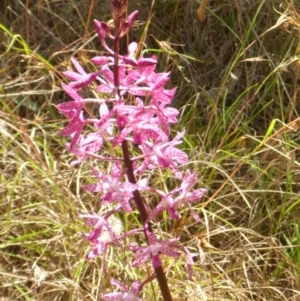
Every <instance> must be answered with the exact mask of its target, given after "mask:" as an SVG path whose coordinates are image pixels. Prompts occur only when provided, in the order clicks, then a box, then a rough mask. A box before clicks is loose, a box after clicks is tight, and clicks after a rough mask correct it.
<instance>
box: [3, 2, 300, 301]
mask: <svg viewBox="0 0 300 301" xmlns="http://www.w3.org/2000/svg"><path fill="white" fill-rule="evenodd" d="M129 3H130V11H132V10H136V9H138V10H139V11H140V14H139V22H138V24H137V25H136V27H135V30H134V32H132V33H131V34H130V37H129V39H130V40H132V39H134V40H138V41H140V42H141V45H142V43H144V46H145V48H147V49H149V51H147V54H146V55H148V54H149V53H150V52H151V53H156V54H157V55H158V56H159V61H160V64H159V68H160V70H161V71H162V70H166V71H171V72H172V76H171V77H172V80H171V83H170V87H174V86H178V92H177V95H176V99H175V106H176V107H178V108H179V109H180V112H181V117H180V123H179V125H178V128H177V129H176V128H174V130H179V129H182V128H183V127H185V128H186V130H187V136H186V138H185V144H184V146H183V148H184V149H185V150H186V151H187V152H188V153H189V155H190V158H191V161H192V163H191V164H192V166H191V167H192V168H193V169H195V170H197V171H198V172H199V186H200V187H206V188H208V189H209V194H208V196H207V197H206V198H205V199H204V200H203V202H201V203H200V204H199V205H198V207H197V208H196V210H197V212H199V214H200V216H201V223H200V224H195V223H194V221H193V220H191V218H190V217H189V216H186V215H185V216H184V217H183V218H182V219H181V220H180V221H179V222H178V223H176V224H175V225H174V227H172V228H170V229H169V228H167V226H166V225H164V224H163V225H162V227H161V231H162V233H164V232H165V233H167V231H169V232H170V231H174V232H175V233H176V235H180V236H181V238H182V240H183V242H184V243H186V244H187V245H188V246H189V247H190V248H191V249H192V250H194V252H195V253H198V254H199V256H197V257H196V258H195V260H196V261H195V277H194V281H193V282H192V281H187V280H186V278H187V275H186V270H185V268H184V266H183V265H182V264H181V262H177V263H176V264H175V265H174V262H172V261H170V262H167V264H168V265H170V266H171V265H172V269H171V268H169V267H168V266H167V273H168V277H169V279H170V285H171V286H172V291H173V295H174V298H175V300H191V301H193V300H195V301H196V300H253V301H254V300H255V301H260V300H267V301H268V300H280V301H282V300H294V301H297V300H300V284H299V283H300V273H299V271H300V224H299V216H300V197H299V191H300V189H299V187H300V186H299V182H300V140H299V126H300V119H299V112H300V104H299V71H300V44H299V43H300V42H299V38H300V31H299V30H300V4H299V2H297V1H295V3H294V1H292V0H291V1H287V0H281V1H279V0H251V1H245V0H211V1H209V5H208V7H207V10H206V20H205V22H203V23H200V22H199V20H198V19H197V9H198V7H199V4H200V2H199V0H197V1H196V0H195V1H193V0H157V1H156V0H153V1H146V0H140V1H130V0H129ZM0 12H1V15H0V37H1V38H0V41H1V44H0V68H1V70H0V109H1V110H0V141H1V143H0V154H1V158H0V300H1V301H8V300H45V301H47V300H51V301H54V300H55V301H56V300H57V301H58V300H84V301H85V300H99V296H100V294H101V293H103V292H104V291H105V290H106V287H107V286H108V285H109V284H108V283H103V282H101V275H99V274H100V271H99V267H100V265H101V262H100V260H96V261H86V260H85V253H86V252H87V248H88V244H87V242H85V241H84V240H83V238H82V235H81V234H80V232H84V231H85V230H86V228H85V226H84V224H83V221H82V220H80V219H79V218H78V214H79V213H83V212H85V211H87V210H91V209H94V210H97V209H99V202H98V199H97V196H94V195H91V194H87V193H85V192H84V191H82V190H81V189H80V185H81V183H83V181H84V180H83V177H86V176H88V175H89V173H88V168H87V167H84V166H81V167H79V168H78V169H73V168H70V166H69V162H70V161H72V159H74V158H73V157H72V156H71V155H70V154H69V153H68V152H67V151H66V150H65V148H64V143H65V142H66V141H65V140H64V139H62V137H61V136H60V134H59V131H60V130H61V129H62V127H63V125H64V124H65V120H64V119H63V117H62V116H61V115H59V114H58V113H57V110H56V109H55V104H58V103H61V102H62V101H64V100H65V95H64V93H62V91H61V88H60V82H61V81H62V80H63V78H62V76H61V74H60V72H61V71H62V70H65V69H67V68H70V57H71V56H75V57H76V58H78V59H79V60H80V61H81V62H82V63H87V60H88V59H89V58H90V57H91V56H93V55H95V53H99V52H101V48H100V45H99V42H98V41H97V38H96V36H95V32H94V31H93V28H92V20H93V19H94V18H97V19H100V20H109V19H110V15H109V5H108V1H107V0H105V1H104V0H91V1H87V0H64V1H62V0H56V1H48V0H35V1H34V0H26V1H24V0H3V1H1V3H0ZM123 47H124V49H125V47H126V45H123ZM145 48H144V49H145ZM88 66H89V65H88ZM159 177H160V176H157V179H154V180H153V181H155V180H156V181H157V183H159V182H161V180H165V178H166V177H167V176H166V175H161V177H163V179H160V178H159ZM164 177H165V178H164ZM110 269H111V273H112V275H114V276H115V277H118V278H119V279H123V280H125V281H127V280H128V283H130V278H131V277H133V276H135V275H134V273H137V272H136V271H134V270H133V269H131V267H130V261H128V260H126V251H125V250H124V254H119V261H116V262H115V263H114V264H112V266H111V267H110ZM143 273H144V274H143ZM146 275H147V269H145V270H144V271H142V274H140V276H142V277H144V278H145V277H146ZM155 285H156V284H155V283H154V286H153V287H152V288H149V291H148V290H146V291H145V292H144V300H155V297H153V293H152V292H151V289H153V290H155V289H156V288H155ZM157 300H159V297H157Z"/></svg>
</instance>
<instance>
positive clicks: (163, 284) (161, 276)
mask: <svg viewBox="0 0 300 301" xmlns="http://www.w3.org/2000/svg"><path fill="white" fill-rule="evenodd" d="M120 27H121V18H119V19H118V20H115V34H114V38H115V39H114V43H113V44H114V45H113V50H114V68H113V72H114V87H115V91H114V92H115V99H116V100H119V99H121V94H120V78H119V52H120V50H119V47H120ZM120 130H121V129H120ZM122 152H123V160H124V165H125V167H126V172H127V177H128V180H129V182H130V183H132V184H136V182H137V181H136V178H135V175H134V170H133V165H132V161H131V159H130V153H129V147H128V143H127V141H126V140H124V141H123V142H122ZM133 198H134V201H135V204H136V207H137V209H138V211H139V213H140V218H141V221H142V223H143V225H145V223H146V221H147V219H148V214H147V210H146V207H145V203H144V201H143V198H142V196H141V194H140V192H139V191H138V190H135V191H134V192H133ZM148 230H149V231H150V232H152V228H151V225H150V223H148ZM145 236H146V241H147V244H148V245H149V243H148V238H147V235H146V233H145ZM154 270H155V276H156V279H157V281H158V284H159V287H160V290H161V294H162V297H163V300H164V301H173V298H172V296H171V292H170V289H169V286H168V281H167V278H166V275H165V272H164V270H163V268H162V266H160V267H158V268H155V269H154Z"/></svg>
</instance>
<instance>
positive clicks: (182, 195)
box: [57, 0, 206, 301]
mask: <svg viewBox="0 0 300 301" xmlns="http://www.w3.org/2000/svg"><path fill="white" fill-rule="evenodd" d="M110 4H111V12H112V16H113V19H114V27H115V29H114V34H112V33H111V31H112V30H111V28H110V25H109V24H108V23H106V22H99V21H97V20H95V21H94V25H95V29H96V32H97V34H98V37H99V40H100V42H101V45H102V47H103V48H104V50H105V51H106V52H107V53H108V55H103V56H96V57H94V58H92V59H91V62H92V63H93V64H94V65H95V66H96V67H97V71H95V72H92V73H88V72H87V71H85V70H84V68H83V67H82V66H81V65H80V64H79V62H78V61H77V60H76V59H75V58H72V59H71V60H72V63H73V65H74V67H75V70H76V71H75V72H74V71H65V72H64V73H63V74H64V76H65V77H66V78H67V79H68V80H70V82H69V83H68V84H64V83H63V84H62V88H63V90H64V91H65V92H66V93H67V94H68V96H70V98H71V99H72V100H71V101H68V102H64V103H62V104H59V105H58V106H57V108H58V110H59V111H60V112H62V113H63V114H64V115H65V116H66V117H67V118H68V119H69V120H70V122H69V124H68V125H67V126H66V127H65V128H64V129H63V130H62V132H61V133H62V135H63V136H71V141H70V143H68V144H67V148H68V149H69V150H70V151H71V152H72V153H73V154H75V155H76V156H77V157H78V159H77V160H75V161H73V162H72V163H71V165H75V164H78V163H81V162H84V161H85V160H86V159H87V158H94V159H97V160H100V161H106V162H110V164H111V168H110V173H109V174H107V173H104V172H102V171H100V170H97V169H94V170H92V175H93V176H94V177H95V178H96V179H97V180H98V182H96V183H94V184H86V185H83V188H84V189H85V190H87V191H90V192H97V193H101V199H102V203H101V205H102V207H105V206H106V207H107V210H106V213H105V214H103V215H100V214H96V213H94V212H92V213H89V214H82V215H81V217H82V218H86V220H87V225H88V226H90V227H92V228H93V231H92V232H91V233H90V234H85V235H84V236H85V238H86V239H87V240H88V241H90V243H91V244H92V249H91V250H90V251H89V252H88V254H87V258H89V259H93V258H95V257H97V256H103V258H102V261H103V263H104V264H103V269H104V274H105V273H106V258H105V254H106V250H107V248H109V247H111V246H112V245H113V246H114V247H117V248H119V247H120V246H121V241H123V240H124V239H125V238H128V237H129V236H130V235H135V234H136V233H141V232H142V233H144V235H145V242H146V245H144V246H139V245H137V244H134V243H132V242H130V241H128V240H126V242H127V243H128V244H129V245H128V249H129V250H130V251H132V253H133V256H134V258H135V260H134V262H133V263H132V266H133V267H138V266H140V265H142V264H144V263H146V262H148V261H150V262H151V263H152V266H153V269H154V273H153V275H152V276H150V277H149V278H148V279H146V280H144V281H143V282H142V281H140V280H135V281H133V284H132V286H131V288H130V289H129V290H128V289H127V288H126V286H125V285H124V284H123V283H121V282H119V281H118V280H116V279H114V278H111V283H112V284H113V285H115V286H116V287H118V288H119V289H120V290H121V292H114V293H109V294H104V295H102V296H101V297H102V299H103V300H127V301H129V300H141V299H140V298H139V296H138V295H139V293H140V292H141V290H142V288H143V286H144V285H145V284H146V283H148V282H149V281H152V280H153V279H154V278H156V279H157V280H158V283H159V287H160V290H161V293H162V297H163V300H165V301H166V300H168V301H170V300H173V299H172V296H171V293H170V289H169V287H168V283H167V279H166V276H165V273H164V270H163V268H162V261H161V257H162V255H165V256H169V257H174V258H178V257H179V256H181V255H182V254H183V255H185V258H186V264H187V268H188V272H189V276H190V277H191V276H192V271H191V265H192V263H193V259H192V257H193V255H194V254H191V253H190V252H189V251H188V249H187V248H186V247H184V246H182V245H180V243H179V238H171V239H168V240H163V239H158V238H157V236H156V235H155V234H154V232H153V230H152V227H153V225H155V222H156V219H157V218H158V216H160V215H161V213H162V212H164V211H167V213H168V215H169V217H170V218H172V219H177V218H179V217H180V210H182V208H184V207H186V206H188V207H189V208H190V210H191V213H192V215H193V217H194V218H195V220H196V221H199V217H198V215H197V214H196V212H194V211H193V209H192V203H196V202H199V201H200V200H201V198H202V197H203V195H204V194H205V193H206V189H202V188H201V189H196V190H193V191H192V188H193V186H194V185H195V183H196V182H197V174H196V173H191V172H190V171H189V170H187V171H186V172H185V174H182V172H181V171H180V169H179V166H180V165H181V164H187V163H188V156H187V155H186V153H185V152H183V151H182V150H180V149H178V148H177V145H179V144H180V143H181V142H182V140H181V139H182V138H183V136H184V134H185V133H184V131H182V132H180V133H178V134H177V135H176V136H175V137H174V138H173V139H172V140H170V127H169V125H170V124H175V123H176V122H177V116H178V114H179V111H178V110H177V109H175V108H172V107H170V106H169V105H170V104H171V102H172V99H173V97H174V94H175V92H176V89H175V88H174V89H171V90H168V89H165V88H164V86H165V84H166V83H167V82H168V80H169V73H156V72H155V69H156V64H157V58H156V56H152V57H150V58H144V57H143V56H139V53H140V51H139V47H138V44H137V43H135V42H132V43H131V44H129V46H128V53H127V54H126V55H121V54H120V51H119V48H120V46H119V42H120V39H121V38H122V37H124V36H125V35H126V34H127V33H128V31H129V30H130V28H131V27H132V25H133V24H134V22H135V20H136V18H137V11H135V12H133V13H131V14H130V15H129V16H128V17H127V18H126V19H123V18H122V15H123V14H124V13H125V11H126V8H127V1H126V0H110ZM107 39H110V40H111V41H112V44H113V49H111V48H110V47H109V46H108V44H107V43H106V40H107ZM83 89H88V90H89V91H90V92H91V93H89V95H91V94H93V95H96V97H95V98H93V97H86V98H85V97H84V96H83V95H84V91H83ZM129 99H130V100H131V101H130V102H129V101H128V100H129ZM132 100H134V102H132ZM89 104H93V105H95V104H96V105H98V106H99V117H93V118H87V117H86V116H85V115H86V114H85V108H86V107H87V106H88V105H89ZM107 144H110V145H111V146H112V147H114V148H121V150H122V154H123V156H122V157H117V156H112V155H106V154H105V152H104V151H103V149H104V147H105V145H107ZM130 145H131V146H132V148H131V147H130ZM133 147H134V152H133V151H132V149H133ZM137 149H138V151H139V154H136V152H137ZM101 151H102V152H101ZM134 154H135V155H134ZM155 169H161V170H164V169H169V170H170V171H171V172H172V173H173V174H174V177H175V178H177V179H178V180H179V182H180V183H181V184H180V186H178V187H177V188H175V189H173V190H172V191H170V192H164V191H161V190H159V189H157V188H155V187H150V186H149V185H148V181H147V178H146V177H144V178H143V175H145V174H146V172H147V171H153V170H155ZM145 191H146V192H147V195H149V194H151V193H152V194H154V195H156V196H158V197H159V198H160V201H159V202H158V204H157V206H155V207H154V208H153V209H152V210H151V209H150V208H148V206H147V204H146V202H145V201H144V198H143V197H142V193H143V192H145ZM133 207H134V209H137V211H138V212H139V217H140V220H141V223H142V224H143V228H142V229H131V230H129V231H127V232H126V233H124V232H123V233H122V231H117V232H116V231H115V230H114V227H113V226H112V225H111V220H112V219H111V217H112V216H113V215H114V214H115V213H116V212H119V211H121V210H123V211H125V212H127V213H130V214H133Z"/></svg>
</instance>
